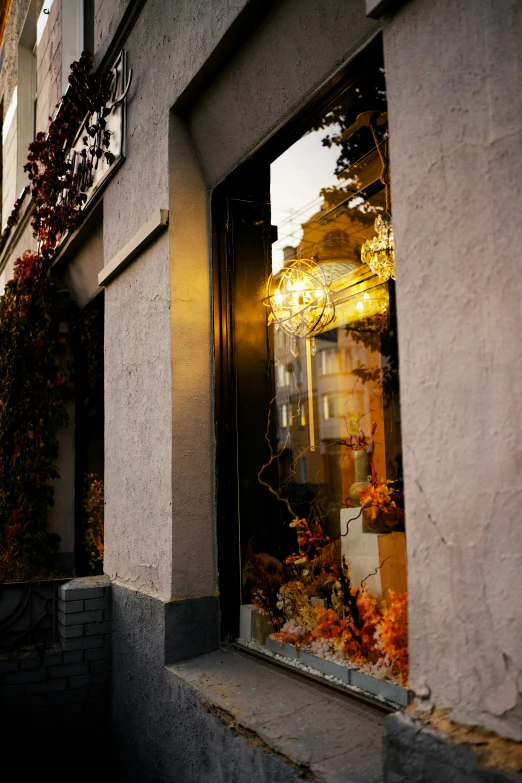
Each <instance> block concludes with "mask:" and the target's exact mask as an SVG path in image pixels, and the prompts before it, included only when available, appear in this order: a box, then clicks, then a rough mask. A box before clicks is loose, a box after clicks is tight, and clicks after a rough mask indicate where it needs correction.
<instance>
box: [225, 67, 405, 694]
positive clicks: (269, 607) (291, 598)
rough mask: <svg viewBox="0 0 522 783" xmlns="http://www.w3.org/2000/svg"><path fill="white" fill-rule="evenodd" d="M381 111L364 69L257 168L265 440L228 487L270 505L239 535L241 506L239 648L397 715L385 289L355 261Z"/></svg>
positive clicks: (401, 631) (401, 639) (382, 138)
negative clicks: (265, 189) (265, 233)
mask: <svg viewBox="0 0 522 783" xmlns="http://www.w3.org/2000/svg"><path fill="white" fill-rule="evenodd" d="M367 112H370V115H368V114H366V115H365V114H364V113H367ZM385 112H386V92H385V83H384V73H383V70H382V68H380V67H375V68H373V70H370V71H369V72H368V73H364V74H362V75H361V76H360V78H359V79H357V80H356V81H355V82H354V83H352V84H351V86H350V87H349V88H347V89H346V91H345V92H344V93H343V94H342V95H341V97H340V98H339V99H337V101H336V102H335V103H334V104H333V105H332V106H330V107H329V109H328V110H327V111H326V112H325V113H324V114H323V116H322V117H320V118H319V119H318V120H317V121H316V122H315V123H314V124H313V126H312V127H311V128H310V129H309V131H308V132H307V133H305V134H304V135H303V136H302V137H301V138H300V139H298V140H297V141H296V142H295V143H293V144H292V145H291V146H290V147H289V148H288V149H287V151H286V152H284V153H283V154H282V155H280V157H278V158H277V159H276V160H274V161H273V163H272V164H271V169H270V207H271V222H272V224H273V225H275V226H277V239H276V241H275V242H273V243H272V245H271V257H270V267H271V272H272V276H271V278H270V280H269V281H268V282H267V285H266V292H265V298H264V300H261V299H256V300H255V301H252V302H251V306H252V308H255V311H256V312H257V313H258V317H259V318H261V317H265V318H266V346H267V348H266V350H267V353H268V362H267V366H269V367H271V368H272V369H271V379H272V380H271V383H272V393H271V395H270V397H271V399H270V402H269V403H268V405H267V406H266V409H264V410H262V409H260V406H258V408H255V407H254V406H253V407H252V410H251V412H250V415H251V416H255V417H260V418H261V419H262V420H264V421H266V434H265V438H264V439H263V438H261V437H259V435H258V436H257V440H256V442H252V437H254V435H252V437H250V438H249V439H248V450H249V451H248V453H249V454H253V455H254V458H253V464H254V465H256V466H257V470H258V473H257V476H255V475H253V474H254V470H255V468H254V470H252V469H251V468H248V466H247V463H246V461H243V460H241V459H240V460H239V469H238V470H239V476H240V484H241V482H242V485H245V486H246V485H248V486H250V487H252V484H253V482H256V481H257V483H258V484H261V485H262V487H263V491H264V492H265V493H266V495H267V497H270V501H271V502H272V503H273V505H271V506H267V508H269V509H270V510H269V511H268V512H267V513H266V515H265V517H264V518H261V521H260V522H258V523H256V524H257V526H254V525H252V524H251V523H250V520H251V518H252V515H253V514H254V513H257V514H258V516H259V511H256V512H254V510H253V509H252V508H251V507H250V508H249V500H248V494H246V493H245V494H243V495H241V492H240V517H241V557H242V584H243V602H244V603H243V605H242V607H241V627H240V643H242V644H246V645H248V646H250V647H253V648H255V649H256V650H257V651H261V652H264V653H266V654H268V655H276V656H281V657H282V658H284V659H286V660H287V661H290V660H292V661H293V665H297V666H305V667H308V668H309V669H312V670H316V671H317V672H320V673H323V674H325V675H327V676H330V677H332V678H334V679H335V680H338V681H340V682H342V683H343V684H345V685H350V684H351V685H358V686H359V687H362V688H366V689H368V690H370V691H371V692H373V693H374V694H377V695H379V696H380V697H381V698H389V699H391V700H392V701H393V700H394V699H395V700H397V701H399V702H400V701H401V699H403V698H404V697H403V696H402V695H401V694H402V693H403V692H402V691H401V690H400V687H398V686H403V685H405V683H406V681H407V662H408V658H407V625H406V618H407V596H406V547H405V525H404V511H403V503H402V497H403V495H402V462H401V433H400V407H399V365H398V356H397V340H396V320H395V291H394V285H395V284H394V281H393V279H392V278H389V279H386V275H385V274H383V276H382V277H379V276H377V275H376V274H375V273H374V272H372V270H371V269H370V267H369V266H368V264H367V263H365V262H364V261H363V258H362V256H363V250H362V249H363V245H364V243H365V242H367V241H369V240H372V238H373V237H374V236H375V235H376V231H377V230H378V229H377V228H376V225H375V224H376V219H377V218H379V217H381V218H382V217H383V216H384V215H385V213H387V211H389V208H390V205H389V203H387V201H386V195H387V191H386V188H385V186H384V184H383V180H384V181H385V180H386V172H385V171H383V161H384V162H385V161H386V156H387V141H388V139H387V121H386V114H385ZM361 115H363V117H362V118H361ZM365 116H366V117H367V118H368V117H371V119H367V120H365V119H364V117H365ZM358 118H359V120H358ZM370 122H371V124H373V130H372V127H371V125H370V124H368V123H370ZM273 236H275V232H274V233H273ZM390 241H391V240H390ZM365 258H366V256H365ZM269 271H270V270H269ZM263 312H264V316H263V315H262V313H263ZM307 319H308V320H307ZM310 324H311V325H312V328H310ZM263 328H265V327H263ZM238 383H241V380H239V381H238ZM240 392H241V393H242V394H243V395H244V396H243V399H246V400H249V399H250V397H248V393H247V391H245V390H243V389H240ZM246 421H247V423H246V424H245V427H246V428H247V430H248V431H249V432H250V433H254V427H253V426H252V428H250V427H249V424H248V421H249V420H248V419H247V420H246ZM255 431H256V432H257V430H255ZM240 437H241V434H240ZM243 437H244V438H245V439H247V438H248V433H247V434H246V435H245V434H243ZM248 470H250V471H251V472H250V474H249V475H247V473H248ZM259 497H260V496H259ZM267 502H268V501H267ZM261 517H262V515H261ZM358 678H359V679H358ZM361 678H362V679H361ZM387 686H395V688H394V687H388V688H387Z"/></svg>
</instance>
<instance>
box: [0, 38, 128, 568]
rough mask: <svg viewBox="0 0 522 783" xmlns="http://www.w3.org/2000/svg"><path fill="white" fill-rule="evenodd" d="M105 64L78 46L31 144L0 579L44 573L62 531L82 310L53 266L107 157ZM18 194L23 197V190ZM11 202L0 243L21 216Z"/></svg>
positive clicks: (12, 322) (2, 395)
mask: <svg viewBox="0 0 522 783" xmlns="http://www.w3.org/2000/svg"><path fill="white" fill-rule="evenodd" d="M111 81H112V76H111V74H110V73H107V74H97V73H92V56H91V55H90V54H89V53H83V54H82V56H81V58H80V60H79V61H78V62H76V63H73V64H72V66H71V75H70V77H69V89H68V90H67V94H66V95H65V96H64V98H63V99H62V101H61V103H60V104H59V105H58V106H57V109H58V111H57V114H56V117H55V119H54V120H52V121H50V126H49V129H48V132H47V133H46V134H44V133H38V134H37V136H36V139H35V141H34V142H33V143H32V144H31V145H30V147H29V154H28V157H27V164H26V166H25V171H26V172H27V174H28V178H29V183H30V184H29V185H28V188H27V189H26V191H24V194H23V196H25V195H26V192H29V191H30V193H31V196H32V202H33V214H32V220H31V225H32V228H33V233H34V236H35V238H36V242H37V250H36V252H29V251H28V252H26V253H24V255H23V256H22V257H21V258H19V259H18V260H17V261H16V262H15V265H14V274H13V277H12V279H11V280H10V281H9V282H8V283H7V286H6V289H5V294H4V296H3V298H1V299H0V582H2V581H4V582H5V581H16V580H25V579H31V578H33V579H34V578H43V577H45V576H48V575H49V568H50V564H51V562H52V555H53V554H54V552H56V549H57V546H58V537H57V536H56V535H53V534H50V533H49V532H48V528H47V514H48V509H49V507H50V506H52V505H53V502H54V487H53V482H54V481H55V480H56V479H58V478H59V471H58V468H57V466H56V461H57V457H58V439H57V431H58V429H59V428H60V427H64V426H66V425H67V421H68V416H67V410H66V405H67V401H68V400H69V399H71V397H72V393H73V388H74V386H73V384H74V372H73V365H72V364H71V344H70V343H71V337H72V336H73V335H77V334H78V330H79V328H80V324H81V319H80V317H79V313H78V311H77V310H76V308H75V306H74V305H73V303H72V302H71V301H70V299H69V297H68V295H67V294H66V295H64V294H63V293H62V292H61V291H60V290H59V289H58V287H57V285H56V283H55V281H54V280H53V278H52V276H51V265H52V260H53V257H54V255H55V253H56V250H57V248H58V246H59V243H60V241H61V239H62V238H63V237H64V236H65V235H67V233H68V232H70V231H71V230H73V229H75V228H76V227H77V226H78V225H79V224H80V222H81V220H82V217H83V213H82V208H83V206H84V204H85V202H86V200H87V192H86V191H87V190H88V189H89V187H90V186H91V185H92V175H93V172H94V169H95V167H96V165H97V162H98V161H99V160H100V158H102V157H103V158H105V160H106V161H107V163H109V164H110V163H112V161H113V160H114V156H113V155H112V153H111V152H110V150H109V147H110V132H109V131H108V130H107V126H106V116H107V115H108V113H109V112H110V109H106V108H105V107H106V105H107V104H108V103H109V100H110V94H111ZM86 117H87V121H86V124H85V128H86V132H85V135H84V137H83V139H82V147H81V151H80V155H81V157H82V158H83V163H84V171H85V172H86V176H84V177H82V178H78V177H75V176H74V174H75V172H74V166H73V163H72V161H71V157H70V149H71V146H72V144H73V142H74V139H75V137H76V135H77V133H78V131H79V129H80V127H81V126H82V123H83V121H84V120H85V118H86ZM22 198H23V197H22ZM21 201H22V199H19V201H18V202H17V203H16V204H15V207H14V209H13V212H12V213H11V216H10V217H9V220H8V225H7V229H6V232H4V235H3V237H2V239H1V240H0V249H1V248H2V247H3V245H4V244H5V241H6V239H7V238H8V235H9V232H10V231H11V230H12V227H13V226H14V225H15V224H16V223H17V222H18V219H19V212H20V206H21Z"/></svg>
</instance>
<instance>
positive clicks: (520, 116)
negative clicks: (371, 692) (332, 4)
mask: <svg viewBox="0 0 522 783" xmlns="http://www.w3.org/2000/svg"><path fill="white" fill-rule="evenodd" d="M521 40H522V4H521V3H520V2H511V1H510V0H501V2H498V1H497V0H476V2H473V3H469V2H466V0H437V2H435V3H434V2H432V0H416V1H415V2H409V3H407V4H406V5H404V6H403V8H402V9H401V10H400V11H399V12H398V13H397V15H396V16H395V17H393V18H391V19H390V20H388V22H387V23H386V24H385V27H384V47H385V65H386V81H387V86H388V101H389V114H390V131H391V178H392V204H393V221H394V227H395V237H396V253H397V298H398V305H397V309H398V322H399V350H400V359H401V394H402V397H401V410H402V434H403V443H404V467H405V487H406V507H407V508H406V512H407V520H408V538H407V541H408V582H409V594H410V626H409V629H410V661H411V679H410V682H411V686H412V687H413V689H414V690H416V691H418V692H420V693H422V694H423V695H424V696H425V697H426V698H427V699H429V697H430V693H431V699H432V701H433V702H434V703H435V704H436V705H437V706H439V707H446V708H450V709H451V710H452V714H453V717H454V718H455V719H456V720H458V721H462V722H466V723H478V724H480V725H482V726H486V727H487V728H489V729H493V730H495V731H498V732H500V733H502V734H505V735H507V736H508V737H512V738H514V739H517V740H521V739H522V623H521V622H520V607H521V606H522V580H521V579H520V573H521V571H522V537H521V536H520V513H521V487H520V465H521V464H522V439H521V437H520V421H521V414H522V401H521V397H520V389H521V388H522V342H521V340H520V335H519V329H518V324H520V321H521V316H522V277H521V275H520V231H519V228H518V226H519V224H520V182H521V181H522V91H521V90H520V84H521V80H522V47H521V46H520V41H521Z"/></svg>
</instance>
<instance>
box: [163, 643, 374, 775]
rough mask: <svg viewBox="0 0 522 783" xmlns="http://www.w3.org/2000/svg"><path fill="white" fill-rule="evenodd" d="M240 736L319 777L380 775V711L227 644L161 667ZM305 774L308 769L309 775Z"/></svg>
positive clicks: (301, 771) (302, 771)
mask: <svg viewBox="0 0 522 783" xmlns="http://www.w3.org/2000/svg"><path fill="white" fill-rule="evenodd" d="M166 669H167V672H168V673H169V676H171V677H174V678H176V680H177V681H178V683H179V681H181V683H182V684H183V685H184V686H185V687H188V688H189V689H190V690H191V691H193V692H194V693H196V694H197V696H198V697H199V698H200V699H201V701H203V702H204V703H205V704H206V705H207V707H208V708H209V709H210V711H212V712H215V713H216V714H218V715H219V716H220V717H221V718H222V720H224V721H225V722H226V723H227V724H228V725H230V726H231V727H233V728H235V729H236V731H238V732H239V733H241V734H243V736H244V737H245V739H246V741H247V742H249V743H250V744H252V743H254V744H255V745H256V746H257V747H259V746H260V745H261V746H262V747H264V748H265V749H266V750H269V751H271V752H273V753H274V754H277V755H278V756H279V757H280V758H282V759H283V760H284V761H286V762H287V763H288V764H290V765H291V766H293V767H295V768H297V769H298V771H299V773H300V774H301V775H303V774H305V775H307V776H310V777H313V779H315V780H317V781H324V783H340V781H352V782H353V783H377V782H378V781H381V780H382V767H381V747H382V740H383V735H384V731H385V727H384V722H385V718H386V716H385V714H384V713H383V712H381V711H379V710H378V709H377V708H373V707H371V706H369V705H365V704H363V703H359V702H357V701H356V700H355V699H353V700H352V699H350V698H345V697H343V696H336V695H335V694H334V693H330V692H329V691H328V690H327V689H326V688H324V687H322V686H319V685H315V684H313V683H310V684H309V683H307V682H305V681H302V680H301V679H298V678H296V677H293V676H291V675H290V674H286V673H285V672H284V671H282V670H278V669H277V668H275V667H274V666H273V665H270V664H264V663H262V662H260V661H258V660H255V659H253V658H250V657H249V656H247V655H242V654H240V653H238V652H234V651H231V650H221V651H218V652H213V653H209V654H207V655H201V656H198V657H197V658H193V659H191V660H189V661H184V662H182V663H179V664H174V665H170V666H167V667H166ZM310 773H311V774H310Z"/></svg>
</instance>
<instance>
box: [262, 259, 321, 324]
mask: <svg viewBox="0 0 522 783" xmlns="http://www.w3.org/2000/svg"><path fill="white" fill-rule="evenodd" d="M264 301H265V304H266V305H267V307H269V308H270V317H269V320H270V322H272V323H274V324H275V326H276V328H280V329H282V330H283V331H284V332H286V333H287V334H289V335H290V336H291V337H293V338H297V337H315V335H317V334H319V333H320V332H322V331H323V329H324V328H325V327H326V326H328V324H329V323H331V321H332V320H333V318H334V316H335V307H334V303H333V300H332V295H331V293H330V289H329V286H328V281H327V279H326V276H325V274H324V272H323V270H322V269H321V267H320V266H319V264H317V263H316V262H315V261H313V260H312V259H309V258H298V259H297V260H296V261H294V262H293V263H292V264H290V265H289V266H287V267H284V268H283V269H282V270H281V271H280V272H278V273H277V274H275V275H270V277H269V279H268V285H267V296H266V299H265V300H264Z"/></svg>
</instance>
